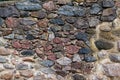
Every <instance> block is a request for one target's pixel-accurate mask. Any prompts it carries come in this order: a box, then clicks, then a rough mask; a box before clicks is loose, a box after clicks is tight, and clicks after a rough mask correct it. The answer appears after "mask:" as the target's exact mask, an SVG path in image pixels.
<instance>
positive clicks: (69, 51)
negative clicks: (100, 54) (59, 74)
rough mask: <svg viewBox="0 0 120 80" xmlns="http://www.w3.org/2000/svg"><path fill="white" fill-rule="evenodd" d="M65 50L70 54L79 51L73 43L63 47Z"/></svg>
mask: <svg viewBox="0 0 120 80" xmlns="http://www.w3.org/2000/svg"><path fill="white" fill-rule="evenodd" d="M65 48H66V49H65V50H66V52H67V53H70V54H75V53H77V52H78V51H79V48H78V47H77V46H74V45H69V46H66V47H65Z"/></svg>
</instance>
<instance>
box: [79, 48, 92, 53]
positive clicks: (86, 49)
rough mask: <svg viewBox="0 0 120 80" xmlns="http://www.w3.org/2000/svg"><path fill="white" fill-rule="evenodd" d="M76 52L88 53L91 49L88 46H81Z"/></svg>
mask: <svg viewBox="0 0 120 80" xmlns="http://www.w3.org/2000/svg"><path fill="white" fill-rule="evenodd" d="M78 53H79V54H89V53H91V50H90V49H89V48H86V47H84V48H81V49H80V50H79V52H78Z"/></svg>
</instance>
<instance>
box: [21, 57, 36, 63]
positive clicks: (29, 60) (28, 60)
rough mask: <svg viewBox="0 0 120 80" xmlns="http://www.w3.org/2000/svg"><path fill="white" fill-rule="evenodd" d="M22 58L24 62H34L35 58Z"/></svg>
mask: <svg viewBox="0 0 120 80" xmlns="http://www.w3.org/2000/svg"><path fill="white" fill-rule="evenodd" d="M22 60H23V61H26V62H35V60H34V59H33V58H31V57H24V58H23V59H22Z"/></svg>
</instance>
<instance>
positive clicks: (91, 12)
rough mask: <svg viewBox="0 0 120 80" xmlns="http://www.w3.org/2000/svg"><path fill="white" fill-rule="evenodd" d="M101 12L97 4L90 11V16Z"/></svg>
mask: <svg viewBox="0 0 120 80" xmlns="http://www.w3.org/2000/svg"><path fill="white" fill-rule="evenodd" d="M101 10H102V7H101V6H100V5H99V4H93V5H92V7H91V9H90V14H98V13H99V12H100V11H101Z"/></svg>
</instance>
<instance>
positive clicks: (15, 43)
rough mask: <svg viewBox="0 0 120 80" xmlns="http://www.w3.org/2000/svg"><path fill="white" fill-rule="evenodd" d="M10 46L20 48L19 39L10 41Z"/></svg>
mask: <svg viewBox="0 0 120 80" xmlns="http://www.w3.org/2000/svg"><path fill="white" fill-rule="evenodd" d="M12 46H13V47H14V48H17V49H20V48H21V44H20V42H19V41H14V42H13V43H12Z"/></svg>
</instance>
